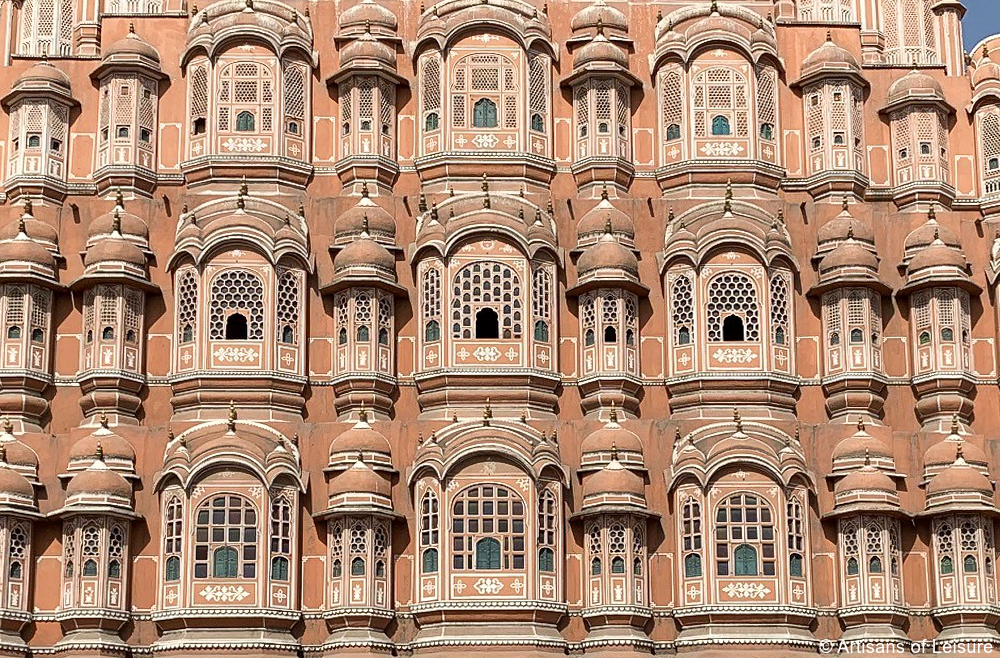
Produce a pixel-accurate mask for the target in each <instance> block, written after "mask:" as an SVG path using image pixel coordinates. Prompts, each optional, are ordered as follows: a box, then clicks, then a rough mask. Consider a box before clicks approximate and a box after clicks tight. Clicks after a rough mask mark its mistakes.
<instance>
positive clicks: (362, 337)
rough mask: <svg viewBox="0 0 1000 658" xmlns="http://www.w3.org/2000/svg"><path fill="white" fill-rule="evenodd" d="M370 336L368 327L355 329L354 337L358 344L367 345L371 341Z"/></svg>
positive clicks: (362, 326)
mask: <svg viewBox="0 0 1000 658" xmlns="http://www.w3.org/2000/svg"><path fill="white" fill-rule="evenodd" d="M371 335H372V332H371V330H370V329H369V328H368V325H366V324H363V325H361V326H359V327H358V329H357V331H356V332H355V337H356V338H357V340H358V341H359V342H362V343H367V342H368V341H369V340H371Z"/></svg>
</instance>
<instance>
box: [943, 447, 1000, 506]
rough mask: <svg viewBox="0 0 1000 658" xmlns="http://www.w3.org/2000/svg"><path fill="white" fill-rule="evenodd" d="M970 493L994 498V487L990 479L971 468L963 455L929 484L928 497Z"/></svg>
mask: <svg viewBox="0 0 1000 658" xmlns="http://www.w3.org/2000/svg"><path fill="white" fill-rule="evenodd" d="M970 491H971V492H975V493H981V494H983V495H984V496H986V497H988V498H992V497H993V485H992V484H990V481H989V479H988V478H987V477H986V476H985V475H983V473H982V471H980V470H979V469H976V468H973V467H972V466H969V464H968V463H966V461H965V460H964V459H963V458H962V456H961V453H960V454H959V456H958V458H957V459H956V460H955V463H954V464H952V465H951V466H949V467H948V468H946V469H944V470H943V471H941V472H940V473H938V474H937V475H935V476H934V477H933V478H931V481H930V482H929V483H928V484H927V495H928V496H934V495H943V494H950V493H960V492H970Z"/></svg>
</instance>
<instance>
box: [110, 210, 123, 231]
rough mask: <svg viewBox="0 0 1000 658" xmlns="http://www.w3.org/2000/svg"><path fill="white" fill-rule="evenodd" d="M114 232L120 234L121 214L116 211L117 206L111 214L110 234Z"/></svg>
mask: <svg viewBox="0 0 1000 658" xmlns="http://www.w3.org/2000/svg"><path fill="white" fill-rule="evenodd" d="M116 233H117V234H118V235H119V236H120V235H121V234H122V215H121V213H120V212H119V211H118V208H115V212H114V214H113V215H112V216H111V235H115V234H116Z"/></svg>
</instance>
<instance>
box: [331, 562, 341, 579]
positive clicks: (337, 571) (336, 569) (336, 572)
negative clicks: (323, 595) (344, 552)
mask: <svg viewBox="0 0 1000 658" xmlns="http://www.w3.org/2000/svg"><path fill="white" fill-rule="evenodd" d="M332 571H333V577H334V578H340V576H342V575H343V574H344V565H343V563H342V562H341V561H340V560H334V561H333V569H332Z"/></svg>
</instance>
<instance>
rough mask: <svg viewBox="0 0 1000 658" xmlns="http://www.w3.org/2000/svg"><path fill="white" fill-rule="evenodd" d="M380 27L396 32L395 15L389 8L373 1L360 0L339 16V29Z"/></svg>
mask: <svg viewBox="0 0 1000 658" xmlns="http://www.w3.org/2000/svg"><path fill="white" fill-rule="evenodd" d="M366 25H370V26H371V27H381V28H385V29H386V30H389V31H392V32H395V31H396V15H395V14H394V13H392V11H391V10H389V8H387V7H384V6H383V5H380V4H378V3H376V2H374V0H361V2H359V3H358V4H356V5H354V6H353V7H348V8H347V9H346V10H345V11H344V12H343V13H342V14H341V15H340V29H342V30H343V29H345V28H348V27H357V26H361V27H364V26H366Z"/></svg>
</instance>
